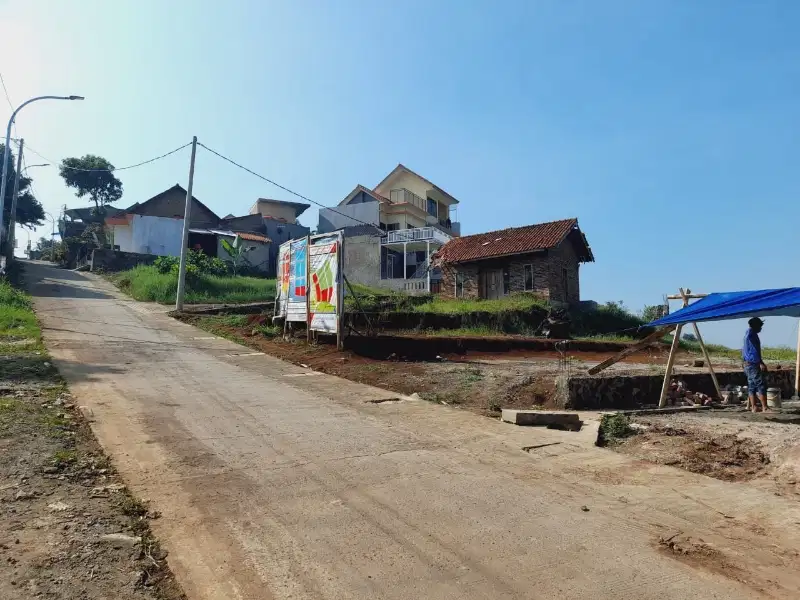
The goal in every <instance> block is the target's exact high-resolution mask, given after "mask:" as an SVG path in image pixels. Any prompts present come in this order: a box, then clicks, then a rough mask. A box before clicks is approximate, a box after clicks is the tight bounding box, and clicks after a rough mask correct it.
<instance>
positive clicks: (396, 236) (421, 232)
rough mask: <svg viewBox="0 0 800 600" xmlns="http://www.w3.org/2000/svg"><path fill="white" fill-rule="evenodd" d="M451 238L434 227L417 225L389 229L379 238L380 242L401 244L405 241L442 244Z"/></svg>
mask: <svg viewBox="0 0 800 600" xmlns="http://www.w3.org/2000/svg"><path fill="white" fill-rule="evenodd" d="M451 239H452V236H450V235H448V234H446V233H445V232H444V231H442V230H441V229H438V228H436V227H419V228H417V229H398V230H397V231H389V232H387V233H386V236H385V237H382V238H381V244H401V243H406V242H434V243H437V244H440V245H444V244H446V243H447V242H449V241H450V240H451Z"/></svg>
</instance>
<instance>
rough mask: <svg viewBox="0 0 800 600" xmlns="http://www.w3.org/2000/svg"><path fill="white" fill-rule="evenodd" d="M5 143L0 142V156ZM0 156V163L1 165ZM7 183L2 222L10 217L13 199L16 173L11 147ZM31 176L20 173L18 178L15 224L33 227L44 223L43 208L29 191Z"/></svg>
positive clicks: (15, 163)
mask: <svg viewBox="0 0 800 600" xmlns="http://www.w3.org/2000/svg"><path fill="white" fill-rule="evenodd" d="M4 151H5V145H4V144H2V143H0V157H2V156H3V152H4ZM1 161H2V158H0V165H2V162H1ZM9 161H10V162H9V165H8V184H7V185H6V198H5V204H4V205H3V223H8V222H9V219H10V217H11V204H12V202H13V200H14V177H16V175H17V161H16V158H15V157H14V151H13V149H12V150H11V152H9ZM31 181H32V180H31V178H30V177H25V176H24V175H22V176H21V177H20V178H19V197H18V199H17V224H18V225H25V226H27V227H33V226H35V225H41V224H42V223H44V209H43V208H42V205H41V204H40V203H39V201H38V200H37V199H36V198H35V197H34V195H33V193H32V192H31Z"/></svg>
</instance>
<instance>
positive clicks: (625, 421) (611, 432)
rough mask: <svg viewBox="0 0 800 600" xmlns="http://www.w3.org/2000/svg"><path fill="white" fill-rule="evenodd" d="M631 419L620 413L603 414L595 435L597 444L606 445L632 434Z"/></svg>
mask: <svg viewBox="0 0 800 600" xmlns="http://www.w3.org/2000/svg"><path fill="white" fill-rule="evenodd" d="M634 433H635V432H634V430H633V428H632V427H631V421H630V419H629V418H628V417H626V416H625V415H623V414H622V413H615V414H610V415H603V416H602V417H601V418H600V430H599V432H598V436H597V445H598V446H606V445H608V444H614V443H616V442H619V441H620V440H622V439H624V438H626V437H629V436H631V435H633V434H634Z"/></svg>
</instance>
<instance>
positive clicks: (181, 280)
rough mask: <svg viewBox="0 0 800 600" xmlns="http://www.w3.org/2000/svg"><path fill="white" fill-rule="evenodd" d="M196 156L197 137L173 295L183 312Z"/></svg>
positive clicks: (176, 306)
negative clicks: (176, 286) (176, 283)
mask: <svg viewBox="0 0 800 600" xmlns="http://www.w3.org/2000/svg"><path fill="white" fill-rule="evenodd" d="M196 154H197V136H196V135H195V136H193V137H192V159H191V162H190V163H189V185H188V186H186V208H185V209H184V210H183V242H182V243H181V262H180V266H179V267H178V293H177V294H176V295H175V310H183V293H184V289H185V287H186V255H187V254H188V252H189V248H188V246H189V222H190V220H191V216H192V186H193V185H194V157H195V155H196Z"/></svg>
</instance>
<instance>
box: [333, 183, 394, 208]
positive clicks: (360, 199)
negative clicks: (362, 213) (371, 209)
mask: <svg viewBox="0 0 800 600" xmlns="http://www.w3.org/2000/svg"><path fill="white" fill-rule="evenodd" d="M367 202H384V203H389V202H390V201H389V199H388V198H385V197H383V196H381V195H380V194H377V193H375V192H374V191H372V190H370V189H368V188H366V187H364V186H363V185H360V184H359V185H357V186H356V187H355V188H354V189H353V191H352V192H350V193H349V194H347V196H345V198H344V200H342V201H341V202H339V206H347V205H349V204H365V203H367Z"/></svg>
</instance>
